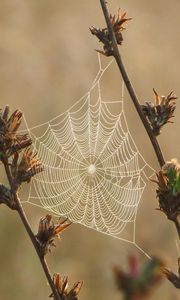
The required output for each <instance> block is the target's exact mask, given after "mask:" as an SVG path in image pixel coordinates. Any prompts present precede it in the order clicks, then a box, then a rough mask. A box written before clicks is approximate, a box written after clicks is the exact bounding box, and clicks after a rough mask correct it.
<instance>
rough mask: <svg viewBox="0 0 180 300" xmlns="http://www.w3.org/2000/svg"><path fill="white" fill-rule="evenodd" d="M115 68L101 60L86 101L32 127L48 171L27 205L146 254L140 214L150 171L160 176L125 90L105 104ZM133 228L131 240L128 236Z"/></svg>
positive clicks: (34, 186) (34, 187)
mask: <svg viewBox="0 0 180 300" xmlns="http://www.w3.org/2000/svg"><path fill="white" fill-rule="evenodd" d="M111 63H112V61H111V62H110V63H109V64H108V65H107V66H106V67H105V68H102V65H101V60H100V57H99V71H98V73H97V76H96V77H95V80H94V82H93V84H92V86H91V88H90V90H89V91H88V92H87V93H86V94H85V95H84V96H83V97H82V98H80V99H79V100H78V101H77V102H76V103H75V104H74V105H73V106H72V107H70V108H69V109H68V110H67V111H65V112H64V113H62V114H60V115H58V116H57V117H55V118H53V119H52V120H50V121H48V122H46V123H43V124H41V125H38V126H35V127H33V128H28V126H27V128H28V131H29V134H30V136H31V138H32V140H33V145H34V148H35V150H36V151H37V152H38V157H39V159H40V161H41V162H42V164H43V165H44V171H43V172H42V173H39V174H37V175H36V176H35V177H34V178H33V179H32V182H31V187H30V191H29V197H28V200H27V202H28V203H31V204H34V205H37V206H40V207H43V208H45V209H46V210H48V211H51V212H52V213H54V214H56V215H59V216H65V217H68V218H69V219H70V220H71V221H72V222H75V223H80V224H82V225H84V226H87V227H89V228H92V229H95V230H97V231H99V232H101V233H104V234H107V235H111V236H113V237H116V238H119V239H121V240H124V241H127V242H130V243H133V244H135V245H136V246H137V247H138V248H139V249H140V247H139V246H138V245H137V244H136V240H135V231H136V228H135V225H136V215H137V209H138V205H139V202H140V199H141V197H142V194H143V191H144V189H145V186H146V182H147V175H146V168H147V167H148V169H149V170H150V171H151V175H152V174H153V173H154V170H153V169H152V168H151V167H150V166H149V165H148V164H147V163H146V161H145V160H144V158H143V157H142V155H141V154H140V152H139V151H138V149H137V147H136V145H135V142H134V141H133V138H132V136H131V134H130V131H129V129H128V125H127V121H126V117H125V113H124V107H123V91H124V88H123V87H122V99H121V100H118V101H110V102H103V100H102V97H101V86H100V81H101V79H102V76H103V74H104V73H105V71H106V70H107V69H108V68H109V66H110V64H111ZM95 92H97V97H96V99H95V100H94V97H93V96H92V94H94V93H95ZM25 122H26V120H25ZM26 125H27V122H26ZM39 132H41V133H39ZM42 132H43V133H42ZM128 224H131V225H132V238H131V239H126V238H123V236H122V233H123V232H124V229H125V227H126V226H127V225H128ZM140 250H142V249H140ZM142 251H143V250H142ZM145 254H146V253H145Z"/></svg>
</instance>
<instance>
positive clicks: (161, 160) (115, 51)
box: [100, 0, 165, 167]
mask: <svg viewBox="0 0 180 300" xmlns="http://www.w3.org/2000/svg"><path fill="white" fill-rule="evenodd" d="M100 3H101V7H102V10H103V13H104V17H105V20H106V24H107V28H108V32H109V36H110V39H111V42H112V46H113V56H114V58H115V60H116V63H117V65H118V67H119V70H120V72H121V75H122V78H123V80H124V83H125V85H126V88H127V90H128V92H129V95H130V97H131V100H132V101H133V103H134V106H135V108H136V111H137V113H138V115H139V117H140V119H141V121H142V123H143V125H144V127H145V129H146V131H147V134H148V136H149V139H150V141H151V143H152V146H153V148H154V151H155V153H156V156H157V159H158V162H159V164H160V166H161V167H162V166H163V165H164V163H165V161H164V157H163V154H162V151H161V148H160V146H159V143H158V141H157V139H156V137H155V136H154V134H153V132H152V130H151V128H150V126H149V124H148V122H147V120H146V117H145V115H144V113H143V111H142V109H141V106H140V104H139V100H138V98H137V95H136V93H135V91H134V89H133V86H132V84H131V81H130V79H129V77H128V74H127V72H126V69H125V67H124V64H123V62H122V58H121V55H120V52H119V49H118V46H117V43H116V39H115V35H114V31H113V29H112V25H111V22H110V18H109V12H108V9H107V5H106V1H105V0H100Z"/></svg>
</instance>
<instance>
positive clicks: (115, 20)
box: [90, 9, 131, 56]
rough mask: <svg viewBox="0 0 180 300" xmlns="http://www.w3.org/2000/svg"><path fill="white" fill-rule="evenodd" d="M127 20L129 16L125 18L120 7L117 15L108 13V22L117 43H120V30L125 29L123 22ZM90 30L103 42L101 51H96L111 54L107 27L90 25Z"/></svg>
mask: <svg viewBox="0 0 180 300" xmlns="http://www.w3.org/2000/svg"><path fill="white" fill-rule="evenodd" d="M129 20H131V18H126V12H125V13H122V14H121V13H120V9H118V14H117V17H116V15H110V22H111V25H112V29H113V31H114V34H115V38H116V42H117V44H118V45H121V44H122V41H123V36H122V31H123V30H124V29H125V27H124V24H125V23H127V22H128V21H129ZM90 31H91V33H92V34H93V35H95V36H96V37H97V38H98V39H99V41H100V42H101V43H102V44H103V51H100V50H97V51H98V52H99V53H101V54H103V55H105V56H112V55H113V46H112V41H111V38H110V35H109V32H108V29H107V28H95V27H91V28H90Z"/></svg>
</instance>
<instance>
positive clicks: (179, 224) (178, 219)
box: [174, 215, 180, 238]
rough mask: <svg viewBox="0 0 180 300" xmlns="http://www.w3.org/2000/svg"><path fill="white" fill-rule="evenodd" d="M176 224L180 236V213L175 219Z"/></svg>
mask: <svg viewBox="0 0 180 300" xmlns="http://www.w3.org/2000/svg"><path fill="white" fill-rule="evenodd" d="M174 224H175V225H176V230H177V232H178V235H179V238H180V215H177V217H176V219H175V220H174Z"/></svg>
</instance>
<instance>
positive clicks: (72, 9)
mask: <svg viewBox="0 0 180 300" xmlns="http://www.w3.org/2000/svg"><path fill="white" fill-rule="evenodd" d="M108 2H109V7H110V11H111V12H116V11H117V9H118V7H120V8H122V10H123V11H124V10H127V11H128V16H130V17H132V18H133V20H132V21H131V22H129V25H128V26H127V27H128V28H127V30H126V31H125V32H124V43H123V46H122V47H121V52H122V56H123V60H124V63H125V65H126V68H127V70H128V73H129V75H130V78H131V80H132V83H133V85H134V87H135V89H136V92H137V95H138V96H139V99H140V101H141V103H143V102H144V101H146V100H150V99H152V97H153V91H152V89H153V87H154V88H155V89H156V90H157V91H158V92H159V93H160V94H165V95H167V94H168V93H169V92H170V91H171V90H174V91H175V93H176V94H177V96H180V85H179V82H180V78H179V77H180V76H179V75H180V59H179V58H180V54H179V53H180V41H179V36H180V19H179V12H180V1H179V0H171V1H164V0H156V1H155V0H152V1H143V0H135V1H131V0H126V1H125V0H121V1H120V0H118V1H117V0H111V1H110V0H109V1H108ZM104 24H105V22H104V18H103V14H102V11H101V8H100V5H99V1H95V0H91V1H88V0H77V1H72V0H61V1H58V0H51V1H50V0H38V1H37V0H0V99H1V100H0V104H1V105H0V106H1V107H3V106H4V105H6V104H9V105H10V106H11V108H12V110H14V109H16V108H19V109H21V110H22V111H23V112H24V114H25V116H26V119H27V122H28V125H29V126H30V127H31V126H34V125H37V124H40V123H43V122H45V121H47V120H50V119H51V118H52V117H54V116H56V115H57V114H58V113H61V112H63V111H65V110H66V109H67V108H69V107H70V106H71V105H72V104H73V103H75V101H76V100H77V99H79V98H80V97H81V96H82V95H83V94H84V93H85V92H86V91H87V90H88V89H89V88H90V85H91V83H92V81H93V79H94V76H95V74H96V72H97V70H98V62H97V55H96V53H95V51H94V49H97V48H99V47H100V44H99V43H98V41H97V40H96V38H95V37H93V36H92V35H91V34H90V32H89V27H91V26H97V27H98V26H104ZM107 61H109V59H107ZM103 84H104V85H105V91H106V93H108V96H109V97H114V95H116V96H117V97H118V95H119V93H120V91H121V89H120V78H119V73H118V71H117V68H116V66H115V65H114V66H113V68H111V69H110V70H109V71H108V75H107V77H106V81H104V83H103ZM125 111H126V116H127V119H128V124H129V128H130V131H131V133H132V136H133V137H134V140H135V142H136V144H137V146H138V148H139V150H140V152H141V153H142V154H143V156H144V157H145V159H146V160H147V162H148V163H149V164H150V165H151V166H152V167H153V168H155V169H158V163H157V160H156V157H155V155H154V152H153V149H152V147H151V144H150V142H149V140H148V139H147V136H146V133H145V130H144V128H143V127H142V125H141V123H140V121H139V119H138V117H137V114H136V111H135V110H134V108H133V106H132V105H131V102H130V100H129V98H128V96H127V97H125ZM179 114H180V106H179V103H178V101H177V110H176V118H175V123H174V124H172V125H171V124H170V125H169V126H166V127H165V128H164V130H163V132H162V134H161V136H160V138H159V141H160V144H161V146H162V149H163V153H164V155H165V158H166V159H167V160H169V159H171V158H172V157H180V142H179V127H180V118H179V117H178V115H179ZM137 133H138V134H137ZM0 172H1V181H4V180H5V177H4V172H3V169H2V168H1V169H0ZM22 192H23V191H22ZM156 207H157V201H156V199H155V191H154V187H153V184H149V185H148V186H147V189H146V191H145V193H144V195H143V198H142V200H141V203H140V206H139V210H138V216H137V222H136V242H137V244H138V245H139V246H140V247H141V248H142V249H144V251H145V252H147V253H148V254H149V255H150V256H152V255H162V256H163V257H164V258H166V259H167V262H168V265H169V266H170V267H171V268H172V269H174V270H175V271H176V269H177V265H176V261H177V258H178V255H179V253H178V250H177V245H176V239H177V234H176V231H175V228H174V225H173V224H171V223H169V222H168V221H167V220H166V218H165V216H164V215H163V214H161V213H160V212H158V211H156V210H155V209H156ZM24 208H25V210H26V212H27V215H28V218H29V221H30V223H31V224H32V228H33V230H34V231H35V232H36V231H37V224H38V220H39V219H40V217H41V216H44V214H45V213H46V212H45V211H44V210H41V209H37V208H35V207H33V206H31V205H24ZM0 240H1V242H0V295H1V298H2V299H3V300H10V299H14V300H16V299H18V300H20V299H24V298H26V299H27V300H28V299H38V300H41V299H48V293H49V294H50V290H49V287H48V285H47V283H46V279H45V277H44V274H43V272H42V270H41V267H40V264H39V262H38V259H37V257H36V255H35V252H34V249H33V247H32V245H31V243H30V241H29V238H28V237H27V236H26V233H25V231H24V229H23V227H22V225H21V223H20V220H19V218H18V216H17V215H16V213H15V212H13V211H10V210H9V209H8V208H6V207H4V206H1V207H0ZM129 254H135V255H137V257H138V258H139V261H140V263H143V262H145V261H146V260H147V258H146V257H145V256H144V255H143V254H142V253H141V251H139V250H138V249H137V248H136V247H135V246H133V245H131V244H128V243H125V242H122V241H120V240H117V239H114V238H112V237H107V236H105V235H102V234H100V233H98V232H95V231H93V230H90V229H87V228H85V227H83V226H80V225H76V224H74V225H72V226H71V228H70V229H69V230H68V231H67V232H65V233H64V234H63V237H62V240H61V241H60V243H58V244H57V248H56V249H55V250H54V251H53V255H48V257H47V260H48V263H49V267H50V269H51V271H52V272H59V273H61V274H62V275H68V276H69V282H70V283H71V284H72V285H73V283H74V281H77V280H81V279H83V280H84V286H83V289H82V291H81V293H80V299H85V300H92V299H93V300H98V299H103V300H106V299H112V300H113V299H114V300H116V299H121V296H120V295H119V292H118V291H117V289H116V286H115V283H114V280H113V276H112V271H111V268H112V266H113V265H114V264H116V265H119V266H122V267H124V268H125V269H126V267H127V257H128V255H129ZM162 297H163V299H164V300H169V299H170V300H171V299H173V300H176V299H179V298H178V293H177V291H176V290H175V289H174V288H173V287H172V286H171V285H170V283H169V282H167V281H164V283H162V284H161V286H160V287H159V288H158V289H157V291H156V293H155V294H153V296H152V299H156V300H158V299H162Z"/></svg>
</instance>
